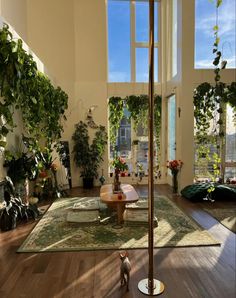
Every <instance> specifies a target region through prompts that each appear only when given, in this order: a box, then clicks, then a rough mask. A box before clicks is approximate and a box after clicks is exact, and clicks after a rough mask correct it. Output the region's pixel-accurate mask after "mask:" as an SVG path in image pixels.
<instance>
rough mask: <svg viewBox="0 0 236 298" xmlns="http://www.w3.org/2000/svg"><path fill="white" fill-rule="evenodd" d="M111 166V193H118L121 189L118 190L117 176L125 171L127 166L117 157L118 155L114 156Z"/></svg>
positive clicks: (122, 159)
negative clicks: (112, 169)
mask: <svg viewBox="0 0 236 298" xmlns="http://www.w3.org/2000/svg"><path fill="white" fill-rule="evenodd" d="M112 166H113V168H114V171H115V175H114V184H113V191H114V192H120V191H121V189H120V181H119V174H120V173H121V172H124V171H127V170H128V165H127V163H126V161H125V160H124V158H122V157H121V156H118V154H116V155H115V157H114V159H113V161H112Z"/></svg>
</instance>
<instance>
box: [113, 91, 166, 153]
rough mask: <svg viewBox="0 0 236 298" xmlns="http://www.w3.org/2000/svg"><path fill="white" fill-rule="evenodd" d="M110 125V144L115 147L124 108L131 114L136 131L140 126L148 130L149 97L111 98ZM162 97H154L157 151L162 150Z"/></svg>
mask: <svg viewBox="0 0 236 298" xmlns="http://www.w3.org/2000/svg"><path fill="white" fill-rule="evenodd" d="M108 105H109V125H110V130H109V133H110V142H111V144H112V146H113V147H114V146H115V143H116V138H117V133H118V129H119V127H120V121H121V119H122V118H123V117H124V107H126V108H127V110H128V111H129V112H130V116H129V120H133V123H134V130H135V131H137V129H138V126H140V125H141V127H142V128H147V121H148V95H130V96H126V97H125V98H121V97H111V98H109V102H108ZM161 106H162V105H161V97H160V96H159V95H154V131H155V139H156V146H157V149H160V131H161Z"/></svg>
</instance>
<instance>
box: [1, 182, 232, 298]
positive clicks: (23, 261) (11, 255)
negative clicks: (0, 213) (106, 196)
mask: <svg viewBox="0 0 236 298" xmlns="http://www.w3.org/2000/svg"><path fill="white" fill-rule="evenodd" d="M136 189H137V191H138V193H139V195H140V196H145V195H147V192H148V188H147V186H137V187H136ZM155 191H156V193H157V194H159V195H166V196H168V197H169V198H170V199H171V200H172V201H173V202H175V203H176V204H177V205H178V206H179V207H180V208H181V209H182V210H183V211H184V212H185V213H187V214H188V215H189V216H191V217H192V218H193V219H194V220H195V221H196V222H197V223H198V224H199V225H201V226H202V227H203V228H205V229H206V230H208V231H209V232H210V233H211V234H212V235H213V236H214V237H215V238H217V239H218V240H220V241H221V242H222V245H221V246H207V247H188V248H160V249H155V250H154V277H155V278H158V279H159V280H161V281H163V282H164V284H165V291H164V293H163V294H162V295H161V296H160V297H168V298H185V297H186V298H189V297H196V298H198V297H202V298H208V297H209V298H210V297H212V298H223V297H227V298H235V297H236V289H235V282H236V281H235V269H236V268H235V259H236V255H235V254H236V253H235V244H236V237H235V234H234V233H232V232H231V231H229V230H228V229H227V228H225V227H224V226H222V225H221V224H219V223H218V221H217V220H215V219H214V218H213V217H211V216H210V215H209V214H208V213H206V212H205V211H204V210H203V207H204V204H205V205H209V206H210V207H211V206H215V205H213V204H214V203H211V204H209V202H203V203H192V202H190V201H187V200H186V199H184V198H181V197H177V196H172V194H171V190H170V188H169V187H168V186H167V185H158V186H157V187H156V190H155ZM82 195H83V196H84V195H85V196H98V195H99V188H94V189H93V190H87V191H84V190H83V189H82V188H75V189H73V190H72V191H71V196H82ZM48 203H49V202H45V204H48ZM42 204H44V202H43V203H42ZM215 204H218V205H219V206H223V205H227V204H232V202H227V201H226V202H215ZM235 204H236V202H235ZM36 223H37V221H36V222H34V221H30V222H27V223H24V224H23V223H22V224H19V225H18V226H17V228H16V229H15V230H13V231H8V232H0V297H1V298H15V297H16V298H19V297H26V298H28V297H30V298H31V297H32V298H51V297H58V298H59V297H60V298H62V297H63V298H69V297H75V298H78V297H79V298H80V297H81V298H95V297H96V298H103V297H111V298H119V297H132V298H139V297H147V296H145V295H143V294H142V293H140V292H139V290H138V287H137V285H138V282H139V281H140V280H141V279H143V278H147V276H148V252H147V250H143V249H139V250H130V251H129V256H130V262H131V265H132V271H131V280H130V291H129V292H126V291H125V288H124V287H123V288H121V287H120V282H119V266H120V260H119V257H118V251H112V250H104V251H87V252H50V253H49V252H47V253H38V254H37V253H16V250H17V248H18V247H19V246H20V245H21V244H22V242H23V241H24V239H25V238H26V237H27V235H28V234H29V233H30V231H31V230H32V229H33V227H34V225H35V224H36Z"/></svg>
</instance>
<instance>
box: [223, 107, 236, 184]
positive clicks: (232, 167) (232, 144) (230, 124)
mask: <svg viewBox="0 0 236 298" xmlns="http://www.w3.org/2000/svg"><path fill="white" fill-rule="evenodd" d="M225 135H226V140H225V179H226V180H227V179H228V180H230V179H232V178H236V123H235V121H234V113H233V109H232V107H230V106H229V105H227V111H226V134H225Z"/></svg>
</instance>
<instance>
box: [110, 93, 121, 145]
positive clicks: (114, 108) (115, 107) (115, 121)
mask: <svg viewBox="0 0 236 298" xmlns="http://www.w3.org/2000/svg"><path fill="white" fill-rule="evenodd" d="M108 104H109V134H110V142H111V144H112V145H113V146H115V143H116V137H117V132H118V129H119V127H120V121H121V119H122V118H123V116H124V100H123V99H122V98H121V97H111V98H109V103H108Z"/></svg>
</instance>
